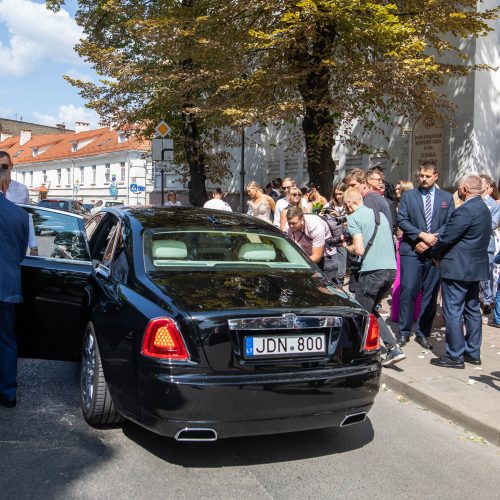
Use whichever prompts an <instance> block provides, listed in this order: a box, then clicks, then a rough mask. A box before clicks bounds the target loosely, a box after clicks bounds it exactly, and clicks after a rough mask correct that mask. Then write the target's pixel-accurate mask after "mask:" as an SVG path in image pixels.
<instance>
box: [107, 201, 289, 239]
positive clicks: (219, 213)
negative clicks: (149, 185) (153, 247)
mask: <svg viewBox="0 0 500 500" xmlns="http://www.w3.org/2000/svg"><path fill="white" fill-rule="evenodd" d="M103 211H105V212H111V213H115V214H116V215H118V216H119V217H122V218H123V217H126V218H128V219H131V220H134V221H136V222H137V223H139V224H140V225H141V226H142V227H143V228H145V229H156V228H165V227H169V228H170V227H172V228H175V227H203V226H206V227H207V228H210V227H216V228H218V229H221V228H227V229H240V230H241V229H243V230H257V231H266V232H275V233H276V234H279V235H281V236H283V232H282V231H280V230H279V229H278V228H276V227H274V226H273V225H272V224H271V223H269V222H265V221H263V220H261V219H258V218H256V217H251V216H249V215H245V214H241V213H239V212H226V211H223V210H210V209H207V208H196V207H160V206H143V205H141V206H140V207H130V206H117V207H107V208H105V209H104V210H103Z"/></svg>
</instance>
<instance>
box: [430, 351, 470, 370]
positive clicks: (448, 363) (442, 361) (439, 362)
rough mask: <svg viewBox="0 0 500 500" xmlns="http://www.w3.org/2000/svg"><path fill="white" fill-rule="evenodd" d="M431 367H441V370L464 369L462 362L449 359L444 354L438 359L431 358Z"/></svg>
mask: <svg viewBox="0 0 500 500" xmlns="http://www.w3.org/2000/svg"><path fill="white" fill-rule="evenodd" d="M431 365H435V366H441V367H443V368H465V365H464V362H463V361H458V360H456V359H453V358H450V357H449V356H446V354H444V355H443V356H441V357H440V358H432V359H431Z"/></svg>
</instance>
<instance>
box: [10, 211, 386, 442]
mask: <svg viewBox="0 0 500 500" xmlns="http://www.w3.org/2000/svg"><path fill="white" fill-rule="evenodd" d="M25 209H26V210H27V211H29V212H31V213H33V214H34V216H33V219H34V221H35V225H40V224H44V225H45V226H44V227H45V228H47V225H48V220H53V221H54V223H55V226H56V229H55V230H54V231H53V232H52V233H50V234H49V232H48V231H46V234H47V235H46V236H40V238H39V239H43V238H45V239H46V240H47V241H44V242H39V249H40V252H41V253H40V256H39V257H32V256H27V257H26V259H25V260H24V261H23V283H24V296H25V303H24V304H23V305H22V306H21V311H19V314H18V318H19V324H18V332H19V345H20V350H21V351H22V352H24V353H25V354H26V355H31V356H43V357H59V358H63V359H75V358H78V359H81V404H82V412H83V416H84V418H85V420H86V421H87V422H88V423H90V424H113V423H117V422H120V421H121V420H122V419H123V417H125V418H128V419H130V420H133V421H134V422H137V423H138V424H140V425H142V426H144V427H145V428H147V429H150V430H152V431H154V432H157V433H159V434H162V435H166V436H172V437H175V438H176V439H178V440H215V439H217V437H222V438H225V437H231V436H241V435H258V434H268V433H279V432H289V431H299V430H306V429H315V428H322V427H330V426H344V425H349V424H352V423H356V422H360V421H362V420H364V418H365V416H366V412H368V410H369V409H370V408H371V406H372V404H373V401H374V398H375V396H376V394H377V392H378V389H379V379H380V370H381V366H380V356H379V337H378V326H377V323H376V320H375V319H374V317H373V316H372V315H368V314H367V313H366V312H365V311H364V310H362V309H361V308H360V306H359V305H358V304H357V303H356V302H354V301H353V300H352V299H351V298H350V297H349V296H348V295H347V294H346V293H345V292H343V291H342V290H340V289H338V288H336V287H334V286H333V285H332V284H331V283H330V282H328V281H327V280H326V278H325V277H324V276H323V275H322V273H321V272H320V271H319V269H318V268H317V267H316V266H315V265H313V264H311V262H310V261H309V260H308V259H307V257H306V256H305V254H304V253H303V252H302V251H301V249H300V248H299V247H298V246H297V245H295V244H294V243H293V242H292V241H291V240H290V239H288V238H287V237H286V236H284V235H283V234H282V233H281V232H280V231H279V230H278V229H277V228H275V227H273V226H272V225H271V224H268V223H266V222H263V221H260V220H259V219H255V218H253V217H249V216H244V215H237V214H232V213H222V212H220V211H212V210H203V209H191V208H181V207H175V208H164V207H163V208H146V207H140V208H135V209H134V208H129V207H127V208H122V209H116V208H108V209H105V210H103V211H101V212H99V213H98V214H97V215H95V216H94V217H93V218H92V219H91V220H90V221H89V222H88V223H87V224H86V227H85V229H86V231H84V225H83V219H82V217H80V216H77V215H74V214H68V213H61V212H54V211H51V210H47V209H43V208H40V207H28V206H26V207H25ZM62 226H64V227H62ZM41 243H43V244H41Z"/></svg>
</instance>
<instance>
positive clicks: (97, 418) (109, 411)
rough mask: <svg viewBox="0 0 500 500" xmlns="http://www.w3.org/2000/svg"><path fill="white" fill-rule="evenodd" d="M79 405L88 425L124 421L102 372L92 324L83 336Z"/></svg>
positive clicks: (111, 423)
mask: <svg viewBox="0 0 500 500" xmlns="http://www.w3.org/2000/svg"><path fill="white" fill-rule="evenodd" d="M80 404H81V408H82V414H83V418H84V419H85V420H86V421H87V423H89V424H90V425H113V424H119V423H121V422H123V421H124V420H125V419H124V418H123V417H122V416H121V415H120V414H119V413H118V412H117V410H116V408H115V405H114V404H113V400H112V398H111V394H110V392H109V389H108V384H107V383H106V379H105V378H104V372H103V370H102V363H101V355H100V353H99V346H98V345H97V339H96V336H95V332H94V327H93V326H92V323H89V324H88V325H87V328H86V329H85V335H84V336H83V347H82V357H81V365H80Z"/></svg>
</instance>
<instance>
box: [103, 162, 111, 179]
mask: <svg viewBox="0 0 500 500" xmlns="http://www.w3.org/2000/svg"><path fill="white" fill-rule="evenodd" d="M104 167H105V170H104V177H105V179H106V182H109V179H110V177H111V165H110V164H109V163H105V164H104Z"/></svg>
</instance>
